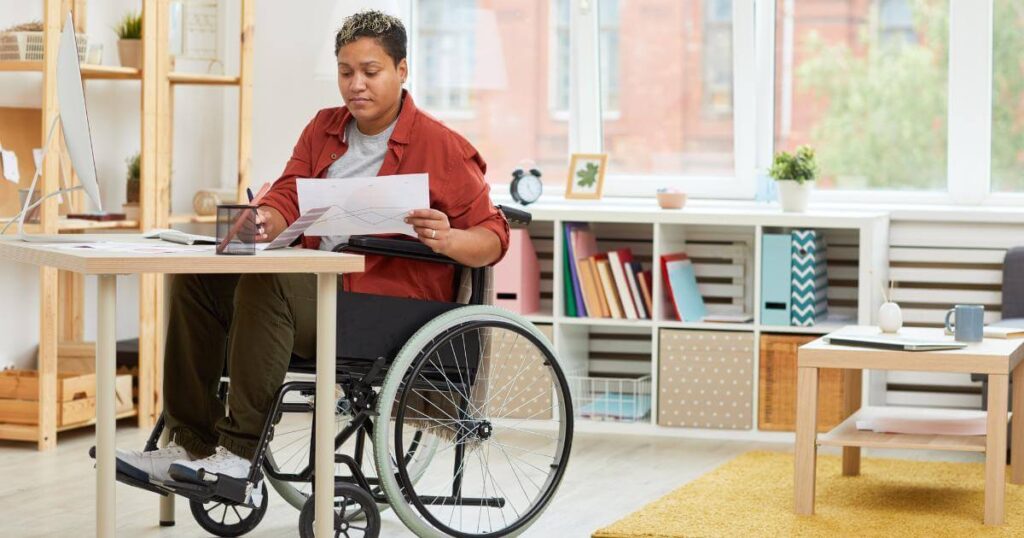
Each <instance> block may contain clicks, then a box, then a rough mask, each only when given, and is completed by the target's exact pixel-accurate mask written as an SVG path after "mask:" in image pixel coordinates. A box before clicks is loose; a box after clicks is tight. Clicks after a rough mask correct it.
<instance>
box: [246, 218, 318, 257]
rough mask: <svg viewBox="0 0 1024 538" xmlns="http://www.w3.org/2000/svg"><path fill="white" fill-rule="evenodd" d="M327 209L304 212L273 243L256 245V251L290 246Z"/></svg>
mask: <svg viewBox="0 0 1024 538" xmlns="http://www.w3.org/2000/svg"><path fill="white" fill-rule="evenodd" d="M328 209H329V208H327V207H316V208H313V209H310V210H309V211H306V212H305V213H303V214H302V216H300V217H299V218H297V219H295V222H293V223H292V225H291V226H289V227H288V228H287V229H285V230H284V231H283V232H281V233H279V234H278V235H277V237H275V238H274V240H273V241H271V242H269V243H256V249H257V250H275V249H279V248H285V247H287V246H288V245H291V244H292V243H293V242H294V241H295V240H296V239H298V237H299V236H300V235H302V233H303V232H305V231H306V230H308V229H309V227H310V226H313V225H314V224H316V222H317V221H318V220H320V218H321V217H323V216H324V213H327V210H328Z"/></svg>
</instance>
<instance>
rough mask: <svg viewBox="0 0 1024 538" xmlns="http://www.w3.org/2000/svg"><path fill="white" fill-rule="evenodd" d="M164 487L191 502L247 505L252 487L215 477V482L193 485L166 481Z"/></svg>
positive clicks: (237, 481)
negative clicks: (214, 501) (222, 502)
mask: <svg viewBox="0 0 1024 538" xmlns="http://www.w3.org/2000/svg"><path fill="white" fill-rule="evenodd" d="M164 487H166V488H167V489H169V490H170V491H172V492H174V493H175V494H177V495H181V496H182V497H187V498H189V499H191V500H193V501H199V502H203V503H205V502H208V501H211V500H218V501H224V502H227V503H231V504H248V501H249V493H250V492H251V490H252V485H251V484H249V481H248V480H245V479H238V478H232V477H230V476H224V475H217V481H216V482H208V483H205V484H195V483H192V482H178V481H173V480H171V481H168V482H164Z"/></svg>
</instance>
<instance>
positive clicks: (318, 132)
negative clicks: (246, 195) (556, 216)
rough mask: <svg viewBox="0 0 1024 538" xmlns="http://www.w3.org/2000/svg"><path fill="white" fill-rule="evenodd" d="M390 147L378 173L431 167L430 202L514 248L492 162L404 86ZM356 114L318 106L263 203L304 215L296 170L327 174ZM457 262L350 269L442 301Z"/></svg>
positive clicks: (289, 216)
mask: <svg viewBox="0 0 1024 538" xmlns="http://www.w3.org/2000/svg"><path fill="white" fill-rule="evenodd" d="M402 98H403V103H402V110H401V112H400V113H399V114H398V123H397V124H396V125H395V130H394V132H392V133H391V139H390V140H388V151H387V155H385V156H384V163H383V164H382V165H381V167H380V172H379V173H378V175H381V176H389V175H396V174H419V173H424V172H426V173H427V174H429V175H430V207H432V208H434V209H437V210H439V211H443V212H444V213H445V214H446V215H448V219H449V221H450V223H451V226H452V228H461V229H466V228H471V227H473V226H482V227H484V228H487V229H489V230H491V231H493V232H494V233H495V234H496V235H497V236H498V239H499V240H500V241H501V255H502V256H504V255H505V251H506V250H508V237H509V233H508V222H507V221H506V220H505V218H504V216H503V215H502V214H501V212H500V211H498V210H497V209H496V208H495V207H494V205H493V204H492V203H491V198H490V195H489V191H490V187H489V186H488V185H487V183H486V182H484V172H485V171H486V169H487V165H486V164H485V163H484V161H483V159H482V158H481V157H480V154H479V153H478V152H477V151H476V149H475V148H474V147H473V146H472V145H471V144H470V143H469V142H468V141H467V140H466V139H465V138H463V137H461V136H459V134H458V133H456V132H455V131H453V130H451V129H449V128H448V127H446V126H445V125H444V124H442V123H441V122H440V121H438V120H436V119H434V118H432V117H430V116H428V115H427V114H426V113H424V112H422V111H420V110H419V109H417V108H416V105H415V104H414V103H413V100H412V97H411V96H409V95H408V94H407V93H405V92H404V90H403V97H402ZM351 119H352V115H351V114H350V113H349V111H348V109H347V108H346V107H340V108H326V109H323V110H321V111H320V112H318V113H317V115H316V116H315V117H314V118H313V121H311V122H309V124H308V125H307V126H306V128H305V129H304V130H303V131H302V136H300V137H299V142H298V143H297V144H295V149H294V150H292V156H291V159H289V160H288V164H287V165H285V167H284V173H282V174H281V177H280V178H279V179H278V180H277V181H276V182H275V183H274V186H273V187H272V188H271V189H270V191H269V192H268V193H267V195H266V196H265V197H264V198H263V201H262V203H261V205H267V206H270V207H273V208H274V209H277V210H278V211H280V212H281V214H282V215H284V218H285V220H286V221H287V222H288V224H289V225H290V224H291V223H292V222H293V221H294V220H295V219H297V218H298V217H299V198H298V194H297V193H296V191H295V179H296V178H321V177H324V176H325V175H326V174H327V169H328V168H329V167H330V166H331V163H333V162H334V161H336V160H338V159H339V158H341V156H342V155H344V154H345V151H346V150H347V149H348V144H347V143H346V141H345V138H344V137H345V126H346V125H347V124H348V122H349V120H351ZM302 245H303V246H304V247H306V248H313V249H315V248H317V247H318V246H319V245H320V238H319V237H303V238H302ZM454 276H455V273H454V268H453V267H452V266H450V265H442V264H436V263H429V262H421V261H415V260H407V259H401V258H390V257H382V256H367V257H366V270H365V272H363V273H354V274H348V275H345V278H344V287H345V289H346V290H349V291H356V292H363V293H375V294H379V295H392V296H399V297H415V298H420V299H432V300H437V301H451V300H453V299H454V293H455V289H454V286H453V282H454Z"/></svg>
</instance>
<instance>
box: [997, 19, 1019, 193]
mask: <svg viewBox="0 0 1024 538" xmlns="http://www.w3.org/2000/svg"><path fill="white" fill-rule="evenodd" d="M992 8H993V12H992V19H993V24H992V31H993V34H992V46H993V48H992V190H993V191H997V192H1007V191H1012V192H1024V63H1021V50H1024V5H1022V4H1021V2H1020V0H995V2H994V5H993V6H992Z"/></svg>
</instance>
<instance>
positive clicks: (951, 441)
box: [794, 326, 1024, 525]
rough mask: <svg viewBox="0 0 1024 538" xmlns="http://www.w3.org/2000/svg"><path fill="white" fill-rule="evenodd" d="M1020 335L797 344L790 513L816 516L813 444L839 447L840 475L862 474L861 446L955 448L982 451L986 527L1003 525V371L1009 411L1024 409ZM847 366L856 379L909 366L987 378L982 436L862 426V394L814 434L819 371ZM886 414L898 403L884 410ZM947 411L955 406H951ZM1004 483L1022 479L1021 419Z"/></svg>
mask: <svg viewBox="0 0 1024 538" xmlns="http://www.w3.org/2000/svg"><path fill="white" fill-rule="evenodd" d="M878 332H879V331H878V328H876V327H864V326H850V327H844V328H842V329H840V330H839V331H836V332H834V333H832V334H878ZM900 334H902V335H905V336H908V337H913V338H926V339H930V340H937V339H939V340H941V339H948V340H952V338H953V337H952V336H946V335H944V334H943V332H942V330H941V329H922V328H904V329H902V330H901V331H900ZM1022 357H1024V340H1019V339H1018V340H999V339H985V340H984V341H982V342H979V343H976V344H969V345H968V346H967V347H966V348H964V349H956V350H946V351H930V352H923V351H891V350H883V349H872V348H862V347H848V346H836V345H831V344H828V343H826V338H824V337H823V338H819V339H817V340H815V341H813V342H810V343H808V344H806V345H804V346H802V347H801V348H800V350H799V352H798V356H797V366H798V372H799V373H798V374H797V375H798V378H797V419H796V449H795V452H796V458H795V473H794V490H795V491H794V493H795V501H796V504H795V510H796V513H797V514H800V515H811V514H813V513H814V482H815V470H816V464H817V451H818V445H825V446H839V447H842V448H843V475H845V476H856V475H858V474H859V473H860V449H861V447H876V448H909V449H925V450H960V451H968V452H984V453H985V518H984V521H985V524H986V525H1001V524H1002V523H1003V509H1004V498H1005V494H1006V484H1005V476H1006V421H1007V412H1006V408H1007V399H1008V397H1009V394H1008V392H1009V376H1010V375H1012V376H1013V391H1014V398H1013V414H1014V416H1024V415H1018V413H1024V368H1018V367H1017V366H1018V365H1020V363H1021V358H1022ZM820 368H845V369H850V370H855V373H854V376H852V377H855V378H856V382H857V383H858V384H859V381H860V377H861V372H862V371H863V370H865V369H870V370H911V371H920V372H959V373H980V374H986V375H988V379H989V393H988V414H987V420H986V434H985V435H979V436H959V435H906V434H897V433H876V432H873V431H861V430H858V429H857V427H856V421H857V420H858V419H860V418H862V417H865V416H869V415H870V414H871V408H865V409H860V394H859V393H858V394H855V395H852V396H851V397H850V398H848V399H847V402H846V403H845V405H846V412H847V413H848V414H850V416H849V418H847V419H846V420H845V421H843V422H842V423H841V424H840V425H839V426H837V427H836V428H834V429H833V430H832V431H830V432H828V433H826V434H824V435H821V436H818V435H817V432H816V430H815V423H816V418H817V414H818V402H817V399H818V370H819V369H820ZM886 409H887V411H888V412H892V411H893V410H894V409H898V408H891V407H890V408H886ZM950 412H951V413H955V412H956V411H953V410H951V411H950ZM1011 435H1012V436H1013V443H1012V447H1011V451H1012V453H1011V455H1010V458H1011V471H1010V482H1012V483H1014V484H1022V483H1024V461H1022V459H1021V458H1022V457H1024V420H1019V421H1018V420H1014V421H1013V423H1012V432H1011Z"/></svg>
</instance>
